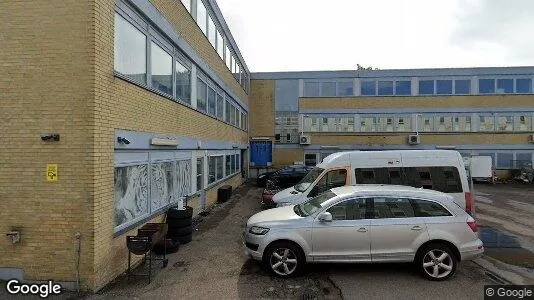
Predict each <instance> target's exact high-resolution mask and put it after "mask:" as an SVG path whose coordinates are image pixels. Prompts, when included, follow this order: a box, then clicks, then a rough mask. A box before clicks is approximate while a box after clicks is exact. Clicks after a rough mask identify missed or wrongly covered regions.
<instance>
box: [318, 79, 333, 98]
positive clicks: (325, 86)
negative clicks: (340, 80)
mask: <svg viewBox="0 0 534 300" xmlns="http://www.w3.org/2000/svg"><path fill="white" fill-rule="evenodd" d="M335 95H336V83H335V82H321V96H322V97H334V96H335Z"/></svg>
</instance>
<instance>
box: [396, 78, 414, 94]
mask: <svg viewBox="0 0 534 300" xmlns="http://www.w3.org/2000/svg"><path fill="white" fill-rule="evenodd" d="M411 94H412V82H411V81H408V80H403V81H396V82H395V95H411Z"/></svg>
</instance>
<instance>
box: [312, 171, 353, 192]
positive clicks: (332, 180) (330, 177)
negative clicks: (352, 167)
mask: <svg viewBox="0 0 534 300" xmlns="http://www.w3.org/2000/svg"><path fill="white" fill-rule="evenodd" d="M346 179H347V170H345V169H339V170H332V171H329V172H328V173H326V174H325V175H324V176H323V177H322V178H321V179H320V180H319V182H317V184H316V185H315V186H314V187H313V189H312V190H311V191H310V193H309V195H308V197H314V196H316V195H319V194H321V193H322V192H324V191H327V190H329V189H333V188H336V187H340V186H344V185H345V182H346Z"/></svg>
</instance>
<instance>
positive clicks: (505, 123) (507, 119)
mask: <svg viewBox="0 0 534 300" xmlns="http://www.w3.org/2000/svg"><path fill="white" fill-rule="evenodd" d="M497 122H498V123H497V129H498V130H499V131H513V130H514V119H513V117H512V116H499V117H497Z"/></svg>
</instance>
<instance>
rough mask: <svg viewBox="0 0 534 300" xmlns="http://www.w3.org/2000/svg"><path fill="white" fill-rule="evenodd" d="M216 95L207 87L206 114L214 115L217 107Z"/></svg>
mask: <svg viewBox="0 0 534 300" xmlns="http://www.w3.org/2000/svg"><path fill="white" fill-rule="evenodd" d="M216 95H217V94H216V93H215V91H214V90H213V89H212V88H211V87H208V114H210V115H212V116H215V115H216V111H215V110H216V107H217V99H216V97H217V96H216Z"/></svg>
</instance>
